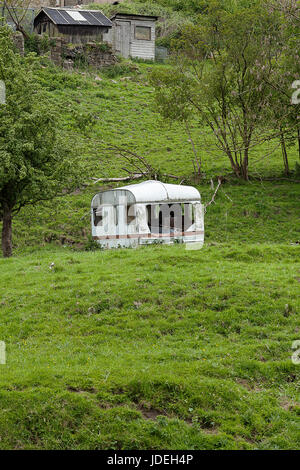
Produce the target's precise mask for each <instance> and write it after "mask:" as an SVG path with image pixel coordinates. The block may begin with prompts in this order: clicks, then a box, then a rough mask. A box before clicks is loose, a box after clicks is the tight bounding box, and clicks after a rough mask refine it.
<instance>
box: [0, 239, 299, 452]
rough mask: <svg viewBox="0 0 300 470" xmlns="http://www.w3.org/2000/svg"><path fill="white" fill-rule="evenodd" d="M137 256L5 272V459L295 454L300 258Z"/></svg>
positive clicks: (277, 254) (47, 260)
mask: <svg viewBox="0 0 300 470" xmlns="http://www.w3.org/2000/svg"><path fill="white" fill-rule="evenodd" d="M142 250H143V251H142V252H141V251H140V250H117V251H106V252H95V253H77V254H76V253H71V252H69V251H65V250H63V249H62V248H61V249H57V250H51V251H48V252H47V251H45V250H43V251H40V252H39V251H36V252H35V254H34V255H28V256H22V257H19V258H14V259H9V260H3V259H2V260H0V285H1V290H0V295H1V303H0V309H1V326H0V337H1V339H2V340H5V341H6V343H7V365H6V366H3V365H2V366H1V375H0V397H1V408H2V412H1V416H0V435H1V441H0V448H14V449H21V448H26V449H28V448H39V449H41V448H48V449H49V448H57V449H66V448H74V449H75V448H77V449H78V448H85V449H87V448H88V449H124V448H125V449H147V448H151V449H165V448H168V449H187V448H188V449H254V448H259V449H277V448H281V449H282V448H284V449H292V448H297V446H298V445H299V438H300V435H299V427H298V424H299V413H300V407H299V395H298V391H297V384H299V382H298V381H299V366H297V365H293V364H292V362H291V359H290V356H291V354H292V350H291V345H292V341H293V340H296V339H299V313H297V308H299V296H298V293H299V279H300V278H299V276H300V263H299V256H298V247H296V246H288V245H287V244H281V245H276V246H275V245H274V246H270V245H260V246H258V245H251V244H247V246H246V247H237V246H234V247H226V246H222V248H221V247H208V246H205V248H204V249H203V250H200V251H197V252H189V251H185V250H184V248H183V247H182V246H174V247H159V246H158V247H152V248H150V247H148V248H144V249H142ZM52 263H54V265H52ZM51 265H52V268H51V269H50V266H51ZM286 305H287V307H286Z"/></svg>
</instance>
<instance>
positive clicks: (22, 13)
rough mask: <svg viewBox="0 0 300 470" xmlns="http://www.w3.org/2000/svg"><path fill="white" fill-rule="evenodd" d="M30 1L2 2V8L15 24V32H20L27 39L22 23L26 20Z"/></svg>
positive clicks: (4, 0)
mask: <svg viewBox="0 0 300 470" xmlns="http://www.w3.org/2000/svg"><path fill="white" fill-rule="evenodd" d="M30 1H31V0H3V6H4V8H5V10H6V12H7V15H8V17H9V19H10V20H11V21H12V22H13V23H14V24H15V27H16V30H17V31H20V32H21V33H22V34H23V36H24V37H25V38H27V37H28V34H27V32H26V30H25V29H24V26H23V23H24V20H25V18H26V15H27V12H28V8H29V6H30Z"/></svg>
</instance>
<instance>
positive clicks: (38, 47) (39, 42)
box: [25, 33, 55, 55]
mask: <svg viewBox="0 0 300 470" xmlns="http://www.w3.org/2000/svg"><path fill="white" fill-rule="evenodd" d="M53 45H55V40H53V39H50V38H49V36H47V35H46V34H45V35H43V36H40V35H38V34H35V33H32V34H28V37H27V38H25V51H26V53H28V52H35V53H36V54H37V55H43V54H46V53H47V52H49V51H50V49H51V46H53Z"/></svg>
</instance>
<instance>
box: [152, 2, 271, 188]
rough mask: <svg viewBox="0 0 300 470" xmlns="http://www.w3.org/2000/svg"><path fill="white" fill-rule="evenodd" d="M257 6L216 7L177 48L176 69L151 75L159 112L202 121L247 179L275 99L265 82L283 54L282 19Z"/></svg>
mask: <svg viewBox="0 0 300 470" xmlns="http://www.w3.org/2000/svg"><path fill="white" fill-rule="evenodd" d="M251 3H252V2H251ZM253 3H254V5H251V6H245V7H239V8H232V9H231V10H228V9H227V10H226V9H224V7H223V2H222V1H218V0H214V1H213V2H211V4H210V6H209V7H208V9H207V11H206V16H205V17H204V16H203V17H201V18H200V20H199V24H198V25H195V26H193V27H189V28H186V29H185V31H183V34H182V38H181V39H180V40H179V41H177V43H175V44H174V45H175V52H174V54H173V63H174V69H173V70H168V69H165V70H159V71H154V73H153V74H152V83H153V84H154V86H155V90H156V100H157V104H158V107H159V110H160V112H161V113H162V114H163V115H164V116H165V117H167V118H171V119H177V120H181V121H184V122H186V121H187V120H188V119H194V120H195V119H198V121H199V119H200V124H201V125H205V126H208V127H209V128H210V129H211V131H212V133H213V135H214V137H215V142H216V145H217V147H218V148H219V149H220V150H221V151H222V152H224V153H225V154H226V155H227V157H228V158H229V161H230V164H231V167H232V169H233V171H234V173H235V174H236V175H237V176H238V177H241V178H244V179H245V180H247V179H248V166H249V152H250V150H251V148H252V147H253V146H254V145H255V144H257V143H258V142H260V141H261V139H262V135H261V126H260V125H261V123H262V117H263V113H264V109H265V107H267V106H268V105H269V100H270V86H269V85H268V84H267V82H266V80H265V81H264V80H262V77H263V76H264V77H265V78H266V79H268V80H271V77H272V76H273V74H274V73H275V70H276V64H277V56H278V55H279V54H280V51H279V50H278V48H277V47H278V41H279V37H278V36H279V34H280V31H279V29H278V23H279V15H278V14H277V13H276V12H272V13H271V12H270V13H269V14H266V11H265V9H264V8H263V6H262V4H261V2H253Z"/></svg>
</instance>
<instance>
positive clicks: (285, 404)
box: [280, 398, 300, 411]
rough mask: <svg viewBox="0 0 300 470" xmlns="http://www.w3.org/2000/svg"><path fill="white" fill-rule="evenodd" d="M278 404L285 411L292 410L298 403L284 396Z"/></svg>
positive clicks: (299, 404)
mask: <svg viewBox="0 0 300 470" xmlns="http://www.w3.org/2000/svg"><path fill="white" fill-rule="evenodd" d="M280 406H281V408H283V409H284V410H286V411H294V410H295V408H297V407H299V406H300V403H296V402H294V401H293V400H289V399H288V398H285V399H283V400H282V401H281V402H280Z"/></svg>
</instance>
